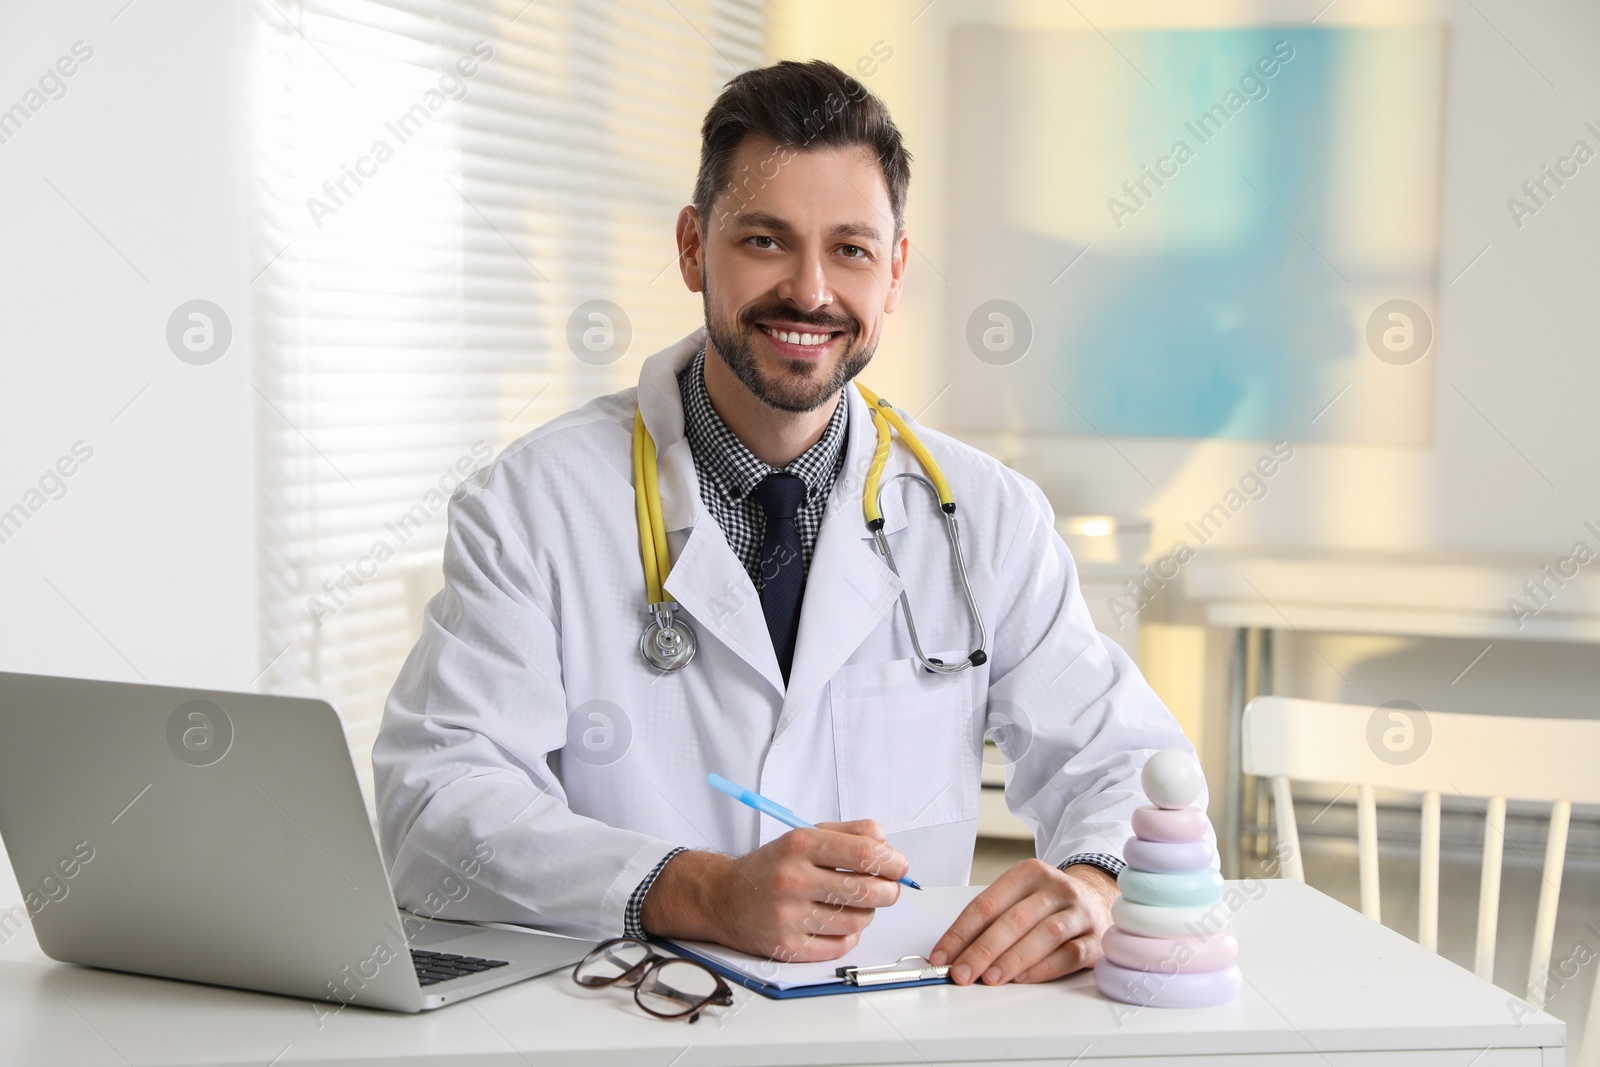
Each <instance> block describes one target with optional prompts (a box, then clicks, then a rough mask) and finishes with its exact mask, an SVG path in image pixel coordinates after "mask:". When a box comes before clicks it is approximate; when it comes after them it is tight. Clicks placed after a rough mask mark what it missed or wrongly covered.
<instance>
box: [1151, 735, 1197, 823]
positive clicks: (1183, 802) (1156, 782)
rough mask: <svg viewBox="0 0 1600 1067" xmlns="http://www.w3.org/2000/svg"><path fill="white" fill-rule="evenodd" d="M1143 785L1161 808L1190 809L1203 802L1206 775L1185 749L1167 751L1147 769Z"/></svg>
mask: <svg viewBox="0 0 1600 1067" xmlns="http://www.w3.org/2000/svg"><path fill="white" fill-rule="evenodd" d="M1139 782H1140V784H1141V785H1143V786H1144V795H1145V796H1147V797H1149V798H1150V803H1152V804H1154V805H1155V806H1156V807H1158V808H1186V807H1188V806H1189V805H1191V804H1193V803H1194V802H1195V801H1196V800H1198V799H1200V790H1202V789H1204V788H1205V784H1206V779H1205V775H1204V774H1202V773H1201V772H1200V761H1199V760H1197V759H1195V758H1194V757H1193V756H1192V755H1190V754H1189V753H1187V752H1185V751H1184V750H1183V749H1181V748H1164V749H1162V750H1161V751H1160V752H1157V753H1156V754H1155V755H1154V756H1151V757H1150V761H1149V762H1148V763H1146V764H1145V765H1144V773H1143V774H1142V775H1140V778H1139Z"/></svg>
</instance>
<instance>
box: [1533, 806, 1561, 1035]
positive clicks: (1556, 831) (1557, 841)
mask: <svg viewBox="0 0 1600 1067" xmlns="http://www.w3.org/2000/svg"><path fill="white" fill-rule="evenodd" d="M1571 821H1572V801H1570V800H1558V801H1556V802H1555V803H1553V804H1551V805H1550V834H1549V836H1548V837H1547V838H1545V843H1544V871H1543V876H1542V877H1541V879H1540V884H1539V912H1538V915H1537V916H1536V917H1535V918H1534V921H1533V958H1532V959H1531V960H1530V961H1529V962H1528V989H1527V992H1526V993H1525V994H1524V999H1526V1000H1527V1001H1528V1003H1530V1004H1533V1005H1534V1006H1536V1007H1540V1008H1542V1007H1544V1002H1545V991H1546V990H1545V979H1546V975H1547V972H1548V971H1549V970H1550V946H1551V944H1552V943H1553V942H1554V941H1555V938H1556V907H1557V906H1558V904H1559V902H1560V899H1561V872H1562V869H1563V868H1564V866H1565V863H1566V856H1567V826H1568V824H1569V823H1570V822H1571Z"/></svg>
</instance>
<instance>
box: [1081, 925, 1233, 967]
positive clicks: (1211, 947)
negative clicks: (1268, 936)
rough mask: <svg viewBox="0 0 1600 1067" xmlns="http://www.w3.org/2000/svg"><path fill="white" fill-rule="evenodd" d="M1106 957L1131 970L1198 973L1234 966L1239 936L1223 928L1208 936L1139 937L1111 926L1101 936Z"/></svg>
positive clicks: (1101, 945) (1101, 944)
mask: <svg viewBox="0 0 1600 1067" xmlns="http://www.w3.org/2000/svg"><path fill="white" fill-rule="evenodd" d="M1100 947H1101V948H1103V949H1104V950H1105V953H1106V959H1108V960H1110V961H1111V962H1112V963H1115V964H1116V965H1117V966H1119V967H1126V968H1127V969H1128V970H1130V971H1154V972H1156V973H1157V974H1198V973H1200V972H1203V971H1220V970H1222V969H1223V968H1224V967H1231V966H1233V962H1234V961H1235V960H1237V959H1238V958H1239V939H1238V938H1236V937H1234V936H1233V934H1231V933H1229V932H1228V931H1226V930H1224V931H1223V932H1222V933H1220V934H1214V935H1212V936H1211V937H1203V938H1202V937H1140V936H1139V935H1138V934H1130V933H1128V931H1126V930H1123V929H1120V928H1118V927H1115V926H1113V927H1111V928H1110V929H1108V930H1107V931H1106V932H1105V933H1104V934H1102V935H1101V937H1100Z"/></svg>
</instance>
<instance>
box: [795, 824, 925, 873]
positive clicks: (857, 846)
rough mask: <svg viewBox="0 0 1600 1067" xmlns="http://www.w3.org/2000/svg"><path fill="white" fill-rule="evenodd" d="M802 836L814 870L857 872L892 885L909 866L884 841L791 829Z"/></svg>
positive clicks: (830, 832) (834, 831)
mask: <svg viewBox="0 0 1600 1067" xmlns="http://www.w3.org/2000/svg"><path fill="white" fill-rule="evenodd" d="M793 832H794V833H796V834H805V835H806V837H805V838H803V839H802V840H804V842H805V847H806V849H807V851H808V853H809V855H810V857H811V862H812V863H814V864H816V865H817V866H818V867H827V868H837V869H839V870H845V871H857V872H859V873H861V874H868V875H872V876H874V877H877V878H887V879H889V881H891V882H893V881H895V880H896V879H899V878H903V877H905V873H906V871H908V870H909V869H910V867H911V865H910V863H909V862H908V861H907V860H906V858H905V857H904V856H902V855H901V854H900V853H899V852H896V851H895V850H894V849H893V848H891V847H890V846H889V845H888V844H887V843H886V842H883V841H875V840H873V839H872V838H870V837H863V836H861V835H859V834H843V833H839V832H838V831H836V830H822V829H817V830H795V831H793Z"/></svg>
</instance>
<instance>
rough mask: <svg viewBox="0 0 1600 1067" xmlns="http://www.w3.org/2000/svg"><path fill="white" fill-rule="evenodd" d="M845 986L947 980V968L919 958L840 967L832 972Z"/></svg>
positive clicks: (948, 970) (904, 958)
mask: <svg viewBox="0 0 1600 1067" xmlns="http://www.w3.org/2000/svg"><path fill="white" fill-rule="evenodd" d="M834 973H835V974H837V975H838V976H839V977H840V978H841V979H842V980H843V981H844V984H845V985H853V986H875V985H889V984H890V983H893V982H926V981H928V980H929V979H933V978H947V977H949V975H950V968H949V967H948V966H940V967H935V966H934V965H933V964H931V963H929V962H928V961H927V960H926V959H924V958H923V957H921V956H901V957H900V958H899V959H898V960H895V961H894V962H893V963H883V964H879V965H878V966H876V967H840V968H839V969H838V970H837V971H835V972H834Z"/></svg>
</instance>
